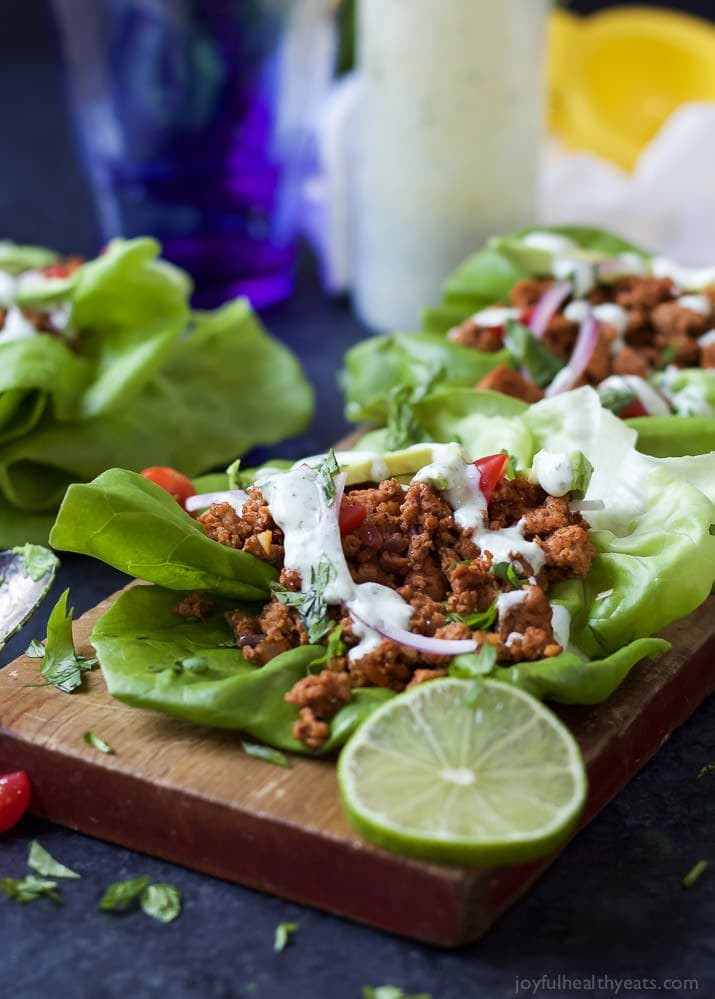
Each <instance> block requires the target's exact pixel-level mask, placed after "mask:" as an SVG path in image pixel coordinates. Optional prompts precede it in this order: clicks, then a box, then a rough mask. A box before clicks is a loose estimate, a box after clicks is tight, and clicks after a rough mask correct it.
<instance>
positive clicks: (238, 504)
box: [184, 489, 248, 514]
mask: <svg viewBox="0 0 715 999" xmlns="http://www.w3.org/2000/svg"><path fill="white" fill-rule="evenodd" d="M247 499H248V493H245V492H244V491H243V489H222V490H220V491H219V492H216V493H197V494H196V496H189V497H188V499H187V500H186V503H185V504H184V505H185V507H186V509H187V511H188V512H189V513H193V512H194V510H205V509H206V508H207V507H209V506H211V504H212V503H228V504H229V506H232V507H233V509H234V510H235V511H236V513H239V514H240V512H241V510H242V509H243V504H244V503H245V502H246V500H247Z"/></svg>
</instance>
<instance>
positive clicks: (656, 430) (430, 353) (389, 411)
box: [340, 226, 715, 456]
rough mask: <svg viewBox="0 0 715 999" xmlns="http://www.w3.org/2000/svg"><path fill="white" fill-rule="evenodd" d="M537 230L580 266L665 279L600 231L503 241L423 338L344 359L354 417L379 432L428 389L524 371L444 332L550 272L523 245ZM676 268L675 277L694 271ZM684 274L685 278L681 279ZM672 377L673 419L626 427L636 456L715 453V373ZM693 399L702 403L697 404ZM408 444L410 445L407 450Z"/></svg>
mask: <svg viewBox="0 0 715 999" xmlns="http://www.w3.org/2000/svg"><path fill="white" fill-rule="evenodd" d="M536 231H538V232H539V233H548V234H551V235H553V236H563V237H566V238H568V239H569V240H570V241H571V242H572V243H573V244H575V247H576V249H575V251H574V256H575V258H577V259H580V260H581V261H582V262H583V263H584V264H586V265H591V266H595V265H598V264H599V263H603V262H604V261H605V260H606V259H607V258H609V257H612V256H614V255H621V254H624V255H625V258H626V259H628V260H630V261H631V263H632V262H633V261H635V262H636V264H635V266H640V267H642V268H643V269H644V271H645V272H650V271H652V270H653V269H654V268H655V271H656V272H658V273H660V272H659V271H658V264H657V262H656V261H655V260H654V258H653V257H652V256H651V255H650V254H649V253H647V252H646V251H644V250H643V249H641V248H640V247H638V246H635V245H633V244H632V243H629V242H627V241H626V240H623V239H621V238H620V237H618V236H615V235H613V234H612V233H609V232H605V231H602V230H599V229H594V228H587V227H580V226H555V227H545V226H542V227H539V228H538V230H536V229H533V228H532V229H525V230H523V231H521V232H518V233H514V234H511V235H508V236H501V237H496V238H494V239H492V240H491V241H490V242H489V244H488V245H487V247H485V248H484V249H482V250H479V251H478V252H476V253H474V254H473V255H472V256H470V257H469V258H467V260H465V261H464V262H463V263H462V264H461V265H460V266H459V267H458V268H457V270H456V271H455V272H454V273H453V274H452V275H450V277H448V278H447V280H446V281H445V284H444V288H443V299H442V302H441V303H440V305H439V306H437V307H435V308H428V309H425V310H424V312H423V328H422V330H421V331H419V332H397V333H392V334H387V335H381V336H376V337H371V338H369V339H367V340H364V341H362V342H361V343H359V344H357V345H356V346H355V347H353V348H351V349H350V350H349V351H348V352H347V354H346V356H345V362H344V368H343V371H342V372H341V376H340V381H341V385H342V388H343V390H344V394H345V411H346V416H347V418H348V419H350V420H353V421H368V422H371V423H376V424H385V423H388V422H393V419H394V409H395V405H394V404H395V397H396V395H399V396H400V397H401V398H403V399H404V397H405V394H408V395H411V398H412V399H413V401H416V400H418V399H419V398H420V397H421V395H422V394H424V386H426V385H427V386H429V387H430V388H437V387H439V386H449V387H452V388H457V387H471V386H474V384H475V383H476V382H477V381H479V380H480V379H481V378H483V377H484V376H485V375H486V374H488V373H489V372H491V371H493V370H494V369H495V368H497V367H498V366H499V365H503V364H506V365H508V366H509V367H511V368H514V369H518V368H519V367H520V364H521V361H522V359H521V358H518V357H516V356H515V355H514V354H512V353H511V352H510V351H509V350H508V349H506V348H504V349H501V350H497V351H494V352H485V351H481V350H476V349H474V348H472V347H469V346H462V345H460V344H458V343H453V342H450V341H449V340H448V339H447V338H446V333H447V331H448V330H450V329H452V328H454V327H456V326H458V325H459V324H460V323H461V322H462V321H463V320H465V319H467V318H468V317H469V316H472V315H473V314H475V313H477V312H478V311H479V310H481V309H484V308H486V307H488V306H490V305H493V304H494V303H497V302H504V301H506V300H507V299H508V295H509V291H510V289H511V288H512V287H513V286H514V285H515V284H516V282H517V281H520V280H522V279H524V278H528V277H546V276H549V275H551V274H552V268H553V265H554V260H555V254H554V253H552V252H548V251H547V250H545V249H542V248H538V247H533V246H529V245H525V244H524V242H523V240H524V237H525V236H528V235H529V234H533V233H534V232H536ZM638 262H640V264H639V263H638ZM672 266H673V268H674V269H675V273H676V274H678V275H680V272H685V271H686V270H687V269H684V268H678V267H677V265H672ZM693 275H694V276H695V280H697V282H703V283H705V284H715V268H713V269H703V270H702V271H700V272H694V271H693V272H689V274H688V275H686V276H689V277H691V278H692V277H693ZM686 276H682V275H681V277H682V280H685V279H686ZM560 363H562V362H560ZM668 378H669V379H670V386H669V388H670V389H672V390H674V392H675V393H677V394H676V395H675V396H673V399H674V401H673V403H672V404H673V405H674V408H675V410H676V413H675V414H674V415H668V416H665V415H663V416H648V417H638V416H637V417H633V418H630V419H629V420H627V422H628V423H629V425H630V426H632V427H633V428H634V429H635V430H636V431H637V432H638V447H639V449H640V450H641V451H643V452H645V453H648V454H652V455H656V456H664V455H685V454H700V453H705V452H708V451H711V450H713V449H715V417H714V416H713V413H714V412H715V373H713V371H712V370H710V369H703V368H683V369H679V370H678V369H671V370H670V371H669V372H668ZM666 381H667V379H666ZM653 382H654V384H656V385H657V386H658V387H659V388H660V389H661V390H662V389H663V388H664V376H663V375H661V374H659V375H656V377H655V378H654V379H653ZM693 400H697V401H698V403H699V405H695V406H694V405H693ZM408 440H409V438H408V437H403V438H402V443H408Z"/></svg>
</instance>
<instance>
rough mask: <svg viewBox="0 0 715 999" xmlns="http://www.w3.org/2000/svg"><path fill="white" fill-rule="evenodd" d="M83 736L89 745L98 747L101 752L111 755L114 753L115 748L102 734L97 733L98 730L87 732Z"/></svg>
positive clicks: (94, 747)
mask: <svg viewBox="0 0 715 999" xmlns="http://www.w3.org/2000/svg"><path fill="white" fill-rule="evenodd" d="M82 738H83V739H84V741H85V742H86V743H87V745H88V746H91V747H92V748H93V749H98V750H99V752H100V753H107V754H109V755H110V756H111V755H113V754H114V750H113V749H112V747H111V746H110V745H109V743H108V742H105V741H104V739H103V738H102V737H101V736H100V735H97V733H96V732H91V731H90V732H85V733H84V735H83V736H82Z"/></svg>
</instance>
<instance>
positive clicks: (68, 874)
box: [27, 839, 81, 878]
mask: <svg viewBox="0 0 715 999" xmlns="http://www.w3.org/2000/svg"><path fill="white" fill-rule="evenodd" d="M27 866H28V867H29V868H30V869H31V870H33V871H36V872H37V873H38V874H41V875H42V876H43V877H46V878H79V877H81V874H78V873H77V872H76V871H73V870H71V869H70V868H69V867H65V865H64V864H61V863H60V862H59V860H55V858H54V857H53V856H52V854H51V853H49V851H48V850H46V849H45V848H44V846H42V845H41V844H40V843H38V842H37V840H36V839H33V841H32V842H31V843H30V853H29V855H28V858H27Z"/></svg>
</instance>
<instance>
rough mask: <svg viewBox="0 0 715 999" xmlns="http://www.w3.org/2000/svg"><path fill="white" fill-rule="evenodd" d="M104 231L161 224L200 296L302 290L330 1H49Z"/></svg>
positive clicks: (171, 255)
mask: <svg viewBox="0 0 715 999" xmlns="http://www.w3.org/2000/svg"><path fill="white" fill-rule="evenodd" d="M53 2H54V8H55V12H56V15H57V19H58V22H59V25H60V28H61V35H62V40H63V50H64V54H65V63H66V69H67V82H68V88H69V92H70V98H71V105H72V110H73V114H74V118H75V122H76V126H77V133H78V138H79V145H80V149H81V153H82V158H83V161H84V164H85V167H86V170H87V173H88V176H89V178H90V182H91V185H92V188H93V192H94V196H95V203H96V207H97V214H98V219H99V226H100V231H101V236H102V238H103V239H104V240H107V239H110V238H111V237H113V236H118V235H123V236H137V235H152V236H156V237H157V238H158V239H159V240H161V242H162V244H163V246H164V255H165V256H166V257H167V258H168V259H169V260H172V261H173V262H175V263H177V264H179V266H181V267H184V268H185V269H186V270H188V271H189V273H190V274H191V275H192V276H193V277H194V280H195V282H196V289H197V290H196V295H195V298H194V301H195V304H197V305H199V306H201V305H213V304H216V303H217V302H220V301H224V300H226V299H228V298H230V297H233V296H234V295H237V294H244V295H247V296H248V297H249V298H250V299H251V301H252V302H253V304H254V305H256V306H262V305H266V304H269V303H270V302H275V301H277V300H279V299H282V298H284V297H286V296H287V295H289V294H290V293H291V291H292V288H293V278H294V264H295V237H296V227H297V220H298V219H297V216H298V208H299V202H300V189H301V183H302V181H303V179H304V176H305V172H306V168H307V166H308V161H309V158H310V126H311V121H312V116H313V114H314V112H315V110H316V108H317V106H318V104H319V101H320V99H321V97H322V95H323V94H324V91H325V89H326V88H327V85H328V82H329V79H330V74H331V71H332V64H333V56H334V41H335V39H334V24H333V8H334V7H335V0H53Z"/></svg>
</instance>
